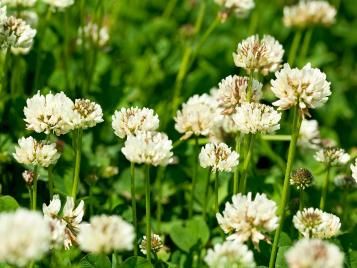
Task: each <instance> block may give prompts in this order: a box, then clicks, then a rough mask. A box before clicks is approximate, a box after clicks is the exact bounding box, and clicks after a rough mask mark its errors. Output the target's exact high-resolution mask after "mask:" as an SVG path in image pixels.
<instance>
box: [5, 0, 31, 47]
mask: <svg viewBox="0 0 357 268" xmlns="http://www.w3.org/2000/svg"><path fill="white" fill-rule="evenodd" d="M35 35H36V30H34V29H32V28H31V26H30V25H28V24H27V23H26V22H25V21H24V20H22V19H20V18H15V17H13V16H9V17H7V16H6V6H5V7H2V8H0V48H1V49H8V48H12V47H14V48H25V49H26V48H30V47H31V46H32V43H33V39H34V37H35Z"/></svg>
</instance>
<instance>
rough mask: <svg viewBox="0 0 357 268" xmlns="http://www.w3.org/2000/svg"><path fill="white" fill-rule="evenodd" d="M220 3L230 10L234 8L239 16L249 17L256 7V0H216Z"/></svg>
mask: <svg viewBox="0 0 357 268" xmlns="http://www.w3.org/2000/svg"><path fill="white" fill-rule="evenodd" d="M214 1H215V2H216V3H217V4H218V5H220V6H223V7H224V8H225V9H227V10H228V11H230V10H232V11H233V12H234V13H235V14H236V16H237V17H239V18H244V17H247V16H248V14H249V13H250V11H251V10H252V9H253V8H254V7H255V3H254V0H214Z"/></svg>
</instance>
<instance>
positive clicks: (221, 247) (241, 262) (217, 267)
mask: <svg viewBox="0 0 357 268" xmlns="http://www.w3.org/2000/svg"><path fill="white" fill-rule="evenodd" d="M205 262H206V263H207V264H208V267H210V268H223V267H227V268H228V267H232V268H233V267H237V268H238V267H242V268H243V267H244V268H254V267H255V262H254V256H253V252H252V251H250V250H249V249H248V247H247V246H246V245H244V244H242V243H240V242H238V241H225V242H223V243H222V244H216V245H214V247H213V249H209V250H208V251H207V255H206V257H205Z"/></svg>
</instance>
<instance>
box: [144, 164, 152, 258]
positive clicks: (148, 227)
mask: <svg viewBox="0 0 357 268" xmlns="http://www.w3.org/2000/svg"><path fill="white" fill-rule="evenodd" d="M145 201H146V239H147V243H146V253H147V254H146V257H147V259H148V261H149V262H151V212H150V165H146V166H145Z"/></svg>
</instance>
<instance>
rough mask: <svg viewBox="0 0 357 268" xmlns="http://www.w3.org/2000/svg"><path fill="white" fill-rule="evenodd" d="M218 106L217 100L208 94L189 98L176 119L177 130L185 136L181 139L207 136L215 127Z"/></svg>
mask: <svg viewBox="0 0 357 268" xmlns="http://www.w3.org/2000/svg"><path fill="white" fill-rule="evenodd" d="M217 106H218V104H217V102H216V100H215V99H214V98H212V97H211V96H209V95H207V94H203V95H201V96H199V95H194V96H192V97H191V98H189V99H188V101H187V102H186V103H184V104H183V105H182V109H181V111H177V114H176V117H175V121H176V124H175V129H176V130H177V131H178V132H179V133H183V134H184V135H183V137H182V138H181V139H188V138H189V137H191V136H192V135H196V136H200V135H202V136H207V135H208V134H209V133H210V130H211V128H212V127H213V124H214V120H213V119H214V118H215V116H216V110H217Z"/></svg>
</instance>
